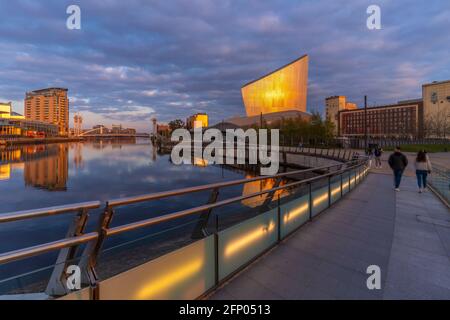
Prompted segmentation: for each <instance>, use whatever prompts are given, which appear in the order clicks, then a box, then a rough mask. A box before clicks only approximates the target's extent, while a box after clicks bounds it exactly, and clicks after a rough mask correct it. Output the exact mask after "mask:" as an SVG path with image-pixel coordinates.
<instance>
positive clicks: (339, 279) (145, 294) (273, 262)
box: [0, 151, 450, 300]
mask: <svg viewBox="0 0 450 320" xmlns="http://www.w3.org/2000/svg"><path fill="white" fill-rule="evenodd" d="M327 153H328V154H330V152H329V151H327ZM333 154H334V155H336V154H338V153H336V152H333ZM339 154H340V153H339ZM342 161H343V162H341V163H339V164H333V165H331V166H325V167H320V168H312V169H306V170H296V171H291V172H284V173H281V174H278V175H276V176H271V177H255V178H250V179H240V180H235V181H229V182H223V183H216V184H211V185H204V186H198V187H192V188H188V189H179V190H173V191H169V192H161V193H156V194H149V195H142V196H137V197H129V198H124V199H113V200H110V201H107V202H106V204H105V207H104V210H103V213H102V214H101V216H100V217H99V222H98V227H97V229H96V230H93V231H88V230H86V228H85V227H86V224H87V220H88V219H89V211H90V210H93V209H95V208H98V207H100V206H101V203H100V202H98V201H93V202H89V203H82V204H75V205H68V206H62V207H53V208H44V209H40V210H30V211H23V212H16V213H11V214H5V215H1V216H0V223H12V222H15V223H17V222H19V221H22V220H26V219H39V218H42V217H45V216H55V215H62V214H68V213H73V212H75V213H76V214H75V217H74V221H73V223H72V225H70V226H69V228H68V232H67V235H66V237H65V238H64V239H61V240H58V241H54V242H51V243H44V244H40V245H37V246H34V247H28V248H23V249H20V250H16V251H13V252H6V253H2V254H0V265H1V264H8V263H13V262H16V261H20V260H23V259H27V258H30V257H35V256H39V255H42V254H46V253H48V252H55V251H57V252H59V254H58V257H57V260H56V263H55V265H54V267H53V271H52V273H51V276H50V277H49V279H48V283H47V285H46V288H45V291H42V292H35V293H36V294H39V297H40V298H46V299H48V298H55V299H83V300H84V299H196V298H210V299H264V298H267V299H302V298H304V299H308V298H311V299H312V298H324V299H325V298H332V299H340V298H359V299H361V298H379V299H381V298H409V297H421V298H428V297H430V298H436V297H440V298H445V297H447V298H448V297H449V296H448V294H449V290H450V274H449V270H450V268H449V266H450V264H449V252H450V251H449V250H450V237H449V236H448V234H449V233H448V230H449V229H448V225H447V224H448V214H449V212H448V209H447V208H446V207H445V206H444V205H443V204H442V203H440V202H439V200H437V198H435V197H434V196H433V195H432V194H431V193H425V194H422V195H421V197H422V198H418V195H417V194H416V193H415V192H414V191H413V181H412V180H411V179H410V178H406V180H405V186H406V189H405V190H404V191H402V192H400V193H394V191H393V190H392V186H391V178H390V177H389V176H387V175H382V174H374V173H371V174H369V168H368V161H367V160H366V159H361V158H360V159H353V160H348V159H345V160H344V159H343V160H342ZM312 172H316V174H315V175H314V176H313V177H311V176H308V177H307V178H301V177H302V175H304V176H305V177H306V175H307V174H308V173H312ZM290 176H295V177H296V179H294V180H291V181H289V182H282V181H284V180H282V179H283V178H287V177H290ZM269 180H270V181H271V183H268V181H269ZM249 183H264V184H266V185H268V186H269V187H267V188H265V189H263V190H261V191H258V192H248V193H244V194H243V195H241V196H237V197H227V198H224V199H222V198H220V197H219V195H221V194H226V192H224V190H225V189H226V188H229V187H232V186H239V185H244V186H245V185H247V184H249ZM205 191H206V192H210V196H209V200H208V202H207V203H206V204H205V205H202V206H199V207H195V208H187V209H185V210H182V211H177V212H173V213H170V214H165V215H162V216H157V217H153V218H148V219H145V220H140V221H136V222H132V223H128V224H119V225H117V226H112V225H111V220H112V218H113V216H114V213H115V211H116V210H117V209H118V208H119V207H122V206H133V205H135V204H138V203H143V202H151V201H155V200H158V199H162V198H168V199H171V198H175V197H179V196H190V195H191V194H195V193H198V192H205ZM244 207H245V208H247V209H248V208H251V210H247V211H245V214H244V215H242V214H241V215H239V214H238V215H237V216H236V213H240V212H241V210H243V208H244ZM223 209H225V210H223ZM219 212H220V214H219ZM221 215H223V216H225V218H220V217H221ZM228 216H234V218H233V219H226V217H228ZM188 217H195V219H194V220H193V221H189V222H186V220H185V219H186V218H188ZM219 218H220V219H222V220H221V222H219ZM174 222H176V223H186V224H190V225H191V226H192V233H191V234H189V239H190V241H189V242H188V243H187V242H179V243H178V244H175V245H174V246H172V247H171V248H170V250H166V252H165V253H164V254H161V255H159V256H158V257H152V258H151V259H149V257H148V256H147V257H146V259H143V260H139V263H135V265H133V266H131V267H127V268H123V267H122V270H120V271H116V272H109V273H108V272H99V265H98V262H99V258H100V257H101V256H103V255H104V251H105V250H102V248H103V246H104V243H105V241H107V240H108V239H110V238H113V237H120V236H122V235H124V234H128V233H130V232H134V231H136V230H142V229H144V228H149V227H154V226H158V225H163V224H165V223H174ZM192 222H193V223H192ZM172 226H173V225H172ZM146 250H149V248H146V247H145V246H144V247H140V248H139V251H133V250H127V252H125V253H124V254H128V256H123V257H122V259H120V257H116V259H115V260H114V261H113V260H110V261H109V265H116V264H117V263H119V264H127V263H128V262H129V260H133V259H134V258H135V256H139V255H142V253H144V256H145V253H146V252H147V251H146ZM130 254H131V255H130ZM425 262H426V263H425ZM369 265H377V266H379V268H380V270H381V289H380V290H368V289H367V286H366V280H367V277H368V275H367V273H366V269H367V267H368V266H369ZM69 266H78V267H79V268H80V270H81V284H82V288H81V289H79V290H77V289H76V288H75V290H72V288H69V287H68V282H67V280H71V279H73V278H72V277H71V274H70V273H68V271H67V270H68V267H69ZM119 269H120V268H119ZM7 280H8V281H16V282H18V283H21V282H22V279H21V278H20V277H17V278H14V279H7ZM31 288H32V287H31ZM419 288H425V289H421V290H419ZM30 290H31V289H30V288H27V291H26V292H28V293H29V292H30ZM17 292H18V291H17V290H13V292H12V293H15V294H16V296H15V297H17ZM31 292H32V291H31ZM419 294H421V296H419ZM35 296H36V295H34V296H33V297H35ZM4 297H6V298H7V297H8V296H2V298H4ZM20 297H21V296H20V294H19V298H20ZM22 297H27V296H22Z"/></svg>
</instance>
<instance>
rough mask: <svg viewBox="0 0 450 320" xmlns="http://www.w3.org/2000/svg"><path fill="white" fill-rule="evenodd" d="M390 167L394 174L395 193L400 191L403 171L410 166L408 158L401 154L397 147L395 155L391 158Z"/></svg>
mask: <svg viewBox="0 0 450 320" xmlns="http://www.w3.org/2000/svg"><path fill="white" fill-rule="evenodd" d="M388 163H389V167H391V169H392V172H393V173H394V186H395V191H400V182H401V181H402V175H403V171H405V168H406V167H407V166H408V158H406V156H405V155H404V154H403V153H402V152H401V150H400V147H395V150H394V153H393V154H391V155H390V156H389V160H388Z"/></svg>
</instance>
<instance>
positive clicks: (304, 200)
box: [280, 193, 309, 238]
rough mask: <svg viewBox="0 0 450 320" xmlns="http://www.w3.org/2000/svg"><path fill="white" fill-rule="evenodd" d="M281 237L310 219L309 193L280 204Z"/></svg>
mask: <svg viewBox="0 0 450 320" xmlns="http://www.w3.org/2000/svg"><path fill="white" fill-rule="evenodd" d="M280 217H281V238H284V237H286V236H287V235H288V234H290V233H291V232H293V231H294V230H295V229H297V228H298V227H300V226H301V225H303V224H304V223H305V222H307V221H308V220H309V193H308V194H305V195H303V196H301V197H299V198H297V199H295V200H292V201H289V202H287V203H285V204H282V205H281V206H280Z"/></svg>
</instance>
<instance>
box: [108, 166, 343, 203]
mask: <svg viewBox="0 0 450 320" xmlns="http://www.w3.org/2000/svg"><path fill="white" fill-rule="evenodd" d="M345 164H347V163H339V164H333V165H330V166H323V167H316V168H310V169H304V170H295V171H289V172H283V173H279V174H276V175H271V176H260V177H254V178H250V179H245V178H244V179H238V180H232V181H226V182H217V183H211V184H205V185H201V186H195V187H188V188H182V189H176V190H170V191H162V192H156V193H150V194H144V195H139V196H133V197H127V198H120V199H113V200H109V201H108V206H109V207H117V206H123V205H127V204H131V203H136V202H142V201H149V200H157V199H162V198H167V197H171V196H178V195H182V194H188V193H194V192H200V191H205V190H210V189H216V188H224V187H231V186H235V185H239V184H244V183H248V182H254V181H260V180H265V179H275V178H282V177H285V176H290V175H294V174H299V173H307V172H313V171H318V170H324V169H330V168H333V167H341V166H344V165H345Z"/></svg>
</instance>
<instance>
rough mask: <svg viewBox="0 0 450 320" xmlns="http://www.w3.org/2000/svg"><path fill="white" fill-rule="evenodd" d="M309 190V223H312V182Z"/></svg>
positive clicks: (309, 184) (309, 183)
mask: <svg viewBox="0 0 450 320" xmlns="http://www.w3.org/2000/svg"><path fill="white" fill-rule="evenodd" d="M308 189H309V221H312V210H313V208H312V206H313V200H312V186H311V182H308Z"/></svg>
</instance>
